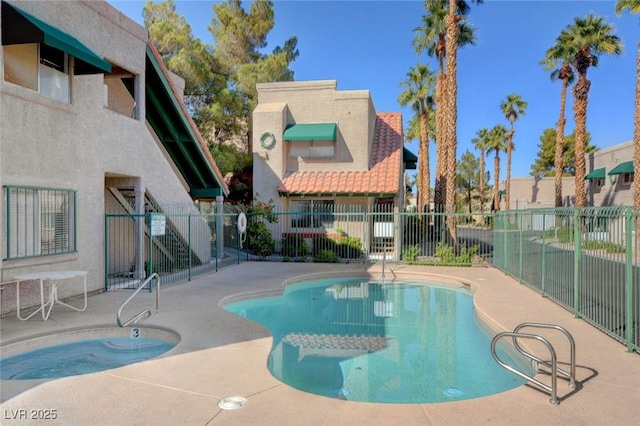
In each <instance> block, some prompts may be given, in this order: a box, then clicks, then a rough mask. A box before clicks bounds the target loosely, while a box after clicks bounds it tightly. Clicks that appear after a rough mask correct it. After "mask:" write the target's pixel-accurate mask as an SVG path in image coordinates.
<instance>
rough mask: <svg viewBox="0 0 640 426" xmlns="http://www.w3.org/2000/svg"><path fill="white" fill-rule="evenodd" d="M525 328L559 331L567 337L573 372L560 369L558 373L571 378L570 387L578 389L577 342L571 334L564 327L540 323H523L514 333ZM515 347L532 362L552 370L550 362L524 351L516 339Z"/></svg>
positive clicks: (570, 364) (514, 341) (514, 340)
mask: <svg viewBox="0 0 640 426" xmlns="http://www.w3.org/2000/svg"><path fill="white" fill-rule="evenodd" d="M525 327H531V328H548V329H552V330H558V331H560V332H562V333H563V334H564V335H565V336H566V337H567V339H568V340H569V352H570V353H569V357H570V361H569V368H570V369H571V371H565V370H563V369H562V368H558V369H557V371H558V373H560V374H562V375H563V376H565V377H568V378H569V387H571V388H575V387H576V342H575V340H574V339H573V336H572V335H571V333H569V332H568V331H567V330H566V329H565V328H564V327H561V326H559V325H555V324H542V323H538V322H523V323H522V324H520V325H518V326H517V327H516V328H514V329H513V332H514V333H519V332H520V330H521V329H523V328H525ZM513 345H514V346H515V347H516V349H518V351H520V353H521V354H523V355H524V356H526V357H528V358H531V359H532V360H534V361H536V362H538V363H540V364H543V365H546V366H547V367H548V368H551V366H550V365H549V362H548V361H545V360H542V359H540V358H538V357H536V356H534V355H533V354H531V353H529V352H527V351H525V350H524V349H522V347H521V346H520V345H519V344H518V339H516V338H514V339H513ZM554 370H555V369H554Z"/></svg>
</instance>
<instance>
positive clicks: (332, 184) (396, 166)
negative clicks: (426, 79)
mask: <svg viewBox="0 0 640 426" xmlns="http://www.w3.org/2000/svg"><path fill="white" fill-rule="evenodd" d="M402 148H403V140H402V114H400V113H378V115H377V118H376V135H375V142H374V144H373V155H372V160H371V167H370V168H369V170H367V171H353V172H291V173H287V174H286V175H285V177H284V179H283V180H282V182H281V183H280V185H279V186H278V192H280V193H283V194H354V195H355V194H396V193H398V191H399V190H400V189H401V179H400V174H401V173H402Z"/></svg>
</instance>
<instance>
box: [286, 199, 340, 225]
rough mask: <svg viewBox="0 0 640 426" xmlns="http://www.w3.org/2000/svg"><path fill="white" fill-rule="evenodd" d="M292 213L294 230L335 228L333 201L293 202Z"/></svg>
mask: <svg viewBox="0 0 640 426" xmlns="http://www.w3.org/2000/svg"><path fill="white" fill-rule="evenodd" d="M290 211H291V213H292V219H291V226H292V227H294V228H332V227H333V200H292V201H291V210H290Z"/></svg>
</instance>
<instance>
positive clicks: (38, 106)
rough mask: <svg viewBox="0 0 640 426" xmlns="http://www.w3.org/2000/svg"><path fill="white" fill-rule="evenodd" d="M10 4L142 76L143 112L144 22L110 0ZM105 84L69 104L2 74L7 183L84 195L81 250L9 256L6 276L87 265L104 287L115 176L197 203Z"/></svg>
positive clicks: (95, 79)
mask: <svg viewBox="0 0 640 426" xmlns="http://www.w3.org/2000/svg"><path fill="white" fill-rule="evenodd" d="M11 3H12V4H15V5H16V6H17V7H19V8H21V9H23V10H25V11H27V12H29V13H31V14H33V15H34V16H36V17H38V18H40V19H42V20H43V21H45V22H47V23H49V24H51V25H53V26H55V27H57V28H59V29H61V30H63V31H65V32H68V33H69V34H72V35H73V36H74V37H76V38H77V39H78V40H80V41H81V42H82V43H84V44H85V45H86V46H87V47H89V48H91V49H92V50H93V51H94V52H95V53H96V54H98V55H101V56H104V57H105V58H107V59H108V60H109V61H111V62H113V63H115V64H118V65H119V66H122V67H123V68H125V69H127V70H129V71H132V72H134V73H136V74H137V77H138V90H139V91H140V92H139V94H140V95H141V96H138V106H137V110H138V113H139V114H140V116H142V117H144V115H143V114H144V108H145V105H144V95H143V94H144V90H142V88H143V87H144V70H145V55H146V53H145V52H146V42H147V31H146V30H145V29H144V28H142V27H140V26H138V25H137V24H135V23H134V22H133V21H130V20H129V19H128V18H126V17H125V16H124V15H122V14H121V13H120V12H118V11H117V10H115V9H113V8H112V7H111V6H110V5H108V4H107V3H106V2H95V1H90V2H82V1H80V2H78V1H74V2H11ZM0 60H1V57H0ZM1 69H2V66H0V70H1ZM103 82H104V79H103V75H101V74H96V75H86V76H76V77H74V78H73V81H72V96H71V99H72V101H71V103H70V104H65V103H61V102H57V101H55V100H52V99H49V98H46V97H44V96H41V95H39V94H38V93H35V92H33V91H30V90H28V89H25V88H22V87H19V86H15V85H12V84H10V83H5V82H4V79H3V78H0V95H1V96H0V123H3V124H2V126H1V127H0V184H1V185H27V186H34V187H47V188H65V189H73V190H76V191H77V197H78V198H77V253H71V254H64V255H57V256H43V257H38V258H30V259H16V260H10V261H7V260H5V261H0V262H1V263H0V270H1V276H0V281H7V280H9V279H11V278H12V277H13V276H15V275H17V274H20V273H24V272H27V271H39V270H47V269H83V270H88V271H90V272H89V276H88V284H89V290H95V289H101V288H102V287H103V286H104V213H105V208H106V206H105V204H106V201H105V190H104V188H105V179H106V178H107V177H109V176H118V177H131V178H133V179H134V180H135V179H139V181H140V182H141V184H142V186H143V187H144V188H145V189H146V190H147V191H148V192H149V193H150V194H151V195H152V196H153V197H154V198H155V199H156V200H158V201H164V202H172V203H181V204H182V205H186V204H189V203H192V201H191V198H190V196H189V194H188V188H187V187H186V185H185V183H184V181H183V180H182V179H181V178H180V177H178V176H177V175H176V170H175V168H174V166H173V164H172V163H171V162H170V161H169V159H168V156H167V155H166V153H165V152H164V150H163V148H162V147H161V144H160V143H159V142H158V140H157V139H156V138H155V136H154V135H153V132H152V131H151V129H150V127H148V126H147V123H146V122H145V121H144V120H136V119H134V118H131V117H128V116H125V115H121V114H118V113H117V112H114V111H111V110H109V109H107V108H105V107H104V96H103V94H104V84H103ZM0 211H1V212H2V213H1V215H2V217H0V221H1V222H0V223H1V224H2V226H0V233H2V235H1V236H0V240H1V241H0V243H1V248H0V250H1V252H2V256H1V257H2V258H3V259H4V258H5V257H6V253H5V250H6V249H5V247H6V238H5V235H4V226H5V220H6V219H5V212H4V209H0ZM207 243H208V242H207ZM60 292H61V295H60V297H64V296H65V295H67V293H68V292H69V290H67V289H66V288H64V287H61V289H60Z"/></svg>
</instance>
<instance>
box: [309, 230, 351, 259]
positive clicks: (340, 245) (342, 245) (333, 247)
mask: <svg viewBox="0 0 640 426" xmlns="http://www.w3.org/2000/svg"><path fill="white" fill-rule="evenodd" d="M325 250H328V251H331V252H333V253H334V254H335V255H337V256H338V257H339V258H343V259H359V258H360V257H361V256H362V241H361V240H360V239H359V238H356V237H348V236H344V234H343V236H341V237H339V238H338V239H337V240H334V239H333V238H329V237H316V238H314V239H313V254H314V256H315V255H317V254H319V253H320V252H321V251H325Z"/></svg>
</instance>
